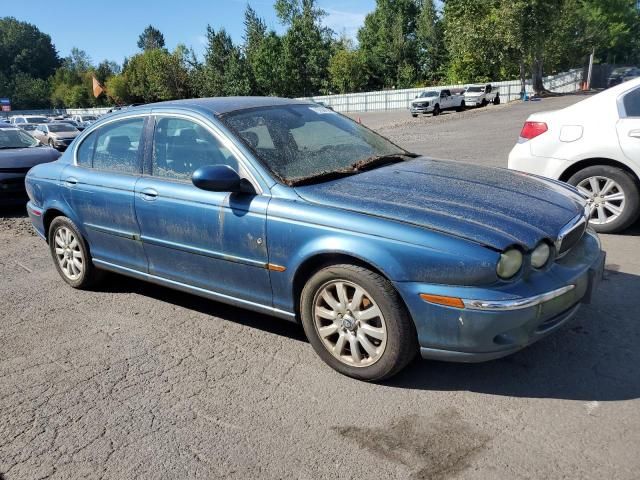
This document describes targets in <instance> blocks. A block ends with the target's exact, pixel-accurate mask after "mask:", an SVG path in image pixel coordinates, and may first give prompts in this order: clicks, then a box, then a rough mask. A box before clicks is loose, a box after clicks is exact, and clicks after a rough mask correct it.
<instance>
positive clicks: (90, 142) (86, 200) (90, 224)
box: [61, 115, 147, 272]
mask: <svg viewBox="0 0 640 480" xmlns="http://www.w3.org/2000/svg"><path fill="white" fill-rule="evenodd" d="M146 118H147V117H146V116H144V115H136V116H132V117H127V118H122V119H117V120H114V121H112V122H109V123H107V124H104V125H102V126H101V127H100V128H98V129H96V130H94V131H93V132H91V133H90V134H89V135H88V136H87V137H85V138H84V139H83V140H82V143H80V145H79V146H78V148H77V149H76V151H75V152H73V155H75V159H74V162H73V164H72V165H69V166H68V167H67V168H65V170H64V171H63V172H62V177H61V180H62V183H63V185H64V187H65V198H66V200H67V202H68V203H69V205H70V206H71V208H72V210H73V212H74V214H75V216H76V220H77V221H79V222H80V223H81V227H82V228H83V230H84V232H85V235H86V236H87V239H88V240H89V248H90V249H91V256H92V258H94V260H96V262H97V263H98V264H100V262H106V263H107V264H111V265H118V266H124V267H127V268H132V269H135V270H139V271H145V272H146V270H147V260H146V257H145V255H144V250H143V248H142V243H141V242H140V229H139V228H138V222H137V220H136V214H135V208H134V190H135V185H136V182H137V181H138V180H139V178H140V176H141V171H142V158H143V154H144V141H143V138H144V136H143V132H144V126H145V120H146Z"/></svg>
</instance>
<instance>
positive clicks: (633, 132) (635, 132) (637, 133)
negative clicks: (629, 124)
mask: <svg viewBox="0 0 640 480" xmlns="http://www.w3.org/2000/svg"><path fill="white" fill-rule="evenodd" d="M629 136H630V137H632V138H640V130H631V131H630V132H629Z"/></svg>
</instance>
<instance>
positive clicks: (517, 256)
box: [496, 248, 522, 280]
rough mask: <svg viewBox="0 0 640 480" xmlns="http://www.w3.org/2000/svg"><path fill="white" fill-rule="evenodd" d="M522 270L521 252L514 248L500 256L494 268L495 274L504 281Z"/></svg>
mask: <svg viewBox="0 0 640 480" xmlns="http://www.w3.org/2000/svg"><path fill="white" fill-rule="evenodd" d="M520 268H522V252H521V251H520V250H518V249H516V248H510V249H509V250H505V251H504V252H503V253H502V254H500V260H498V265H497V266H496V273H497V274H498V276H499V277H500V278H502V279H504V280H507V279H509V278H511V277H513V276H514V275H515V274H516V273H518V272H519V271H520Z"/></svg>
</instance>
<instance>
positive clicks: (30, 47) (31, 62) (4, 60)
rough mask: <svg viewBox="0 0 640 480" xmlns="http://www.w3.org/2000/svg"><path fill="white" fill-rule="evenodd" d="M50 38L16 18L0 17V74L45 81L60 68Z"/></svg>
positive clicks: (56, 53)
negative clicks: (20, 74)
mask: <svg viewBox="0 0 640 480" xmlns="http://www.w3.org/2000/svg"><path fill="white" fill-rule="evenodd" d="M59 64H60V59H59V57H58V52H57V51H56V49H55V47H54V46H53V43H52V42H51V37H50V36H49V35H47V34H44V33H42V32H41V31H40V30H38V28H36V27H35V26H34V25H31V24H29V23H26V22H21V21H19V20H16V19H15V18H13V17H5V18H0V71H2V72H4V73H5V75H8V76H12V75H15V74H17V73H25V74H27V75H30V76H31V77H33V78H42V79H45V78H47V77H49V76H50V75H52V74H53V73H54V71H55V69H56V68H57V67H58V66H59Z"/></svg>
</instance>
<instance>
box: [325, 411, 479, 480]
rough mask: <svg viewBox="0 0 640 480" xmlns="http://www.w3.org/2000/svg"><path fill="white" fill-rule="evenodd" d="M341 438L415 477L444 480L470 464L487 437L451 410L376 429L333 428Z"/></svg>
mask: <svg viewBox="0 0 640 480" xmlns="http://www.w3.org/2000/svg"><path fill="white" fill-rule="evenodd" d="M334 430H335V431H337V432H338V433H340V435H342V436H343V437H345V438H347V439H349V440H351V441H355V442H356V443H357V444H358V445H359V446H360V447H361V448H365V449H367V450H369V451H371V452H372V453H375V454H376V455H380V456H383V457H384V458H386V459H388V460H391V461H393V462H395V463H399V464H402V465H404V466H406V467H409V468H410V469H411V470H413V473H412V475H411V478H413V479H416V480H427V479H428V480H432V479H433V480H435V479H446V478H451V477H453V476H455V475H456V474H458V473H460V472H461V471H463V470H465V469H467V468H469V467H470V466H471V460H472V459H473V458H474V457H475V456H477V455H478V454H479V453H480V452H481V451H482V450H484V449H485V448H486V445H487V443H488V442H489V440H490V437H489V436H488V435H486V434H485V433H482V432H480V431H478V430H477V429H476V428H475V427H474V426H473V425H471V424H469V423H468V422H466V421H465V420H463V419H462V418H461V416H460V413H459V412H458V411H457V410H455V409H453V408H450V409H445V410H440V411H439V412H438V413H436V415H435V416H433V417H431V418H425V417H420V416H417V415H410V416H406V417H403V418H401V419H399V420H397V421H395V422H393V423H391V424H389V425H387V426H384V427H379V428H365V427H355V426H353V427H336V428H334Z"/></svg>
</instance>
